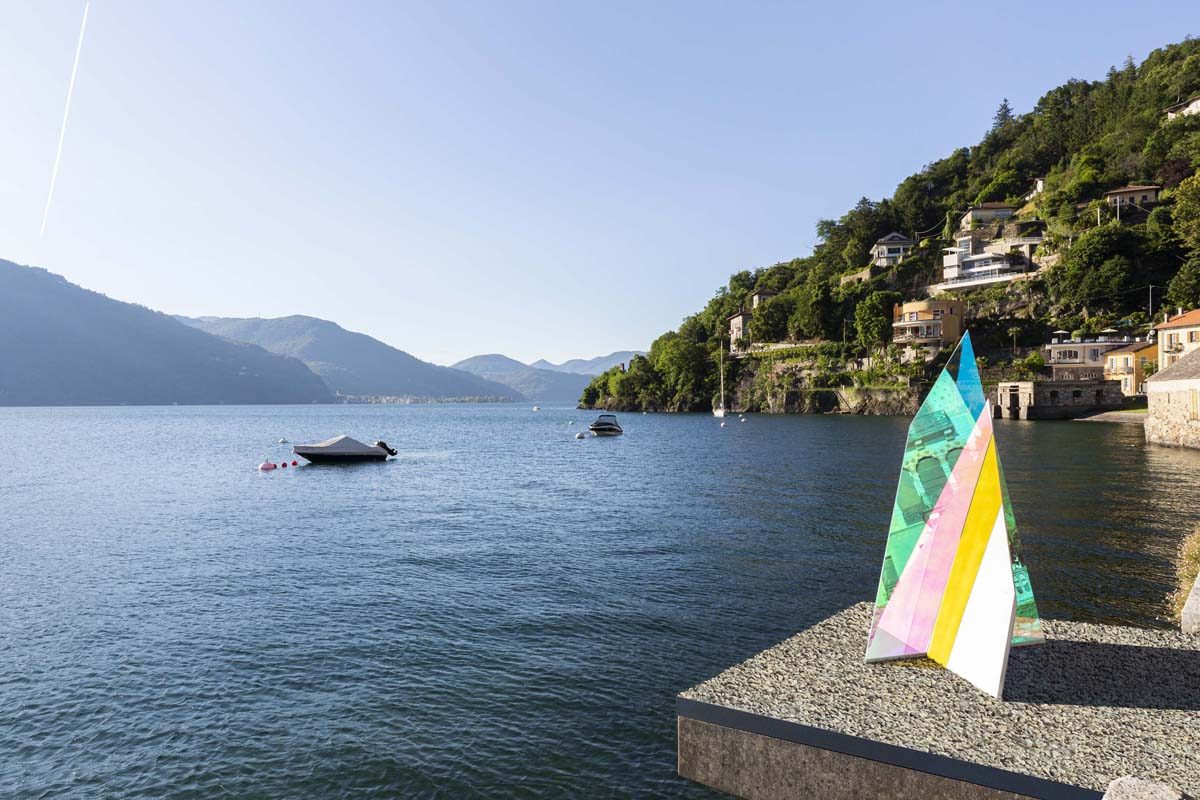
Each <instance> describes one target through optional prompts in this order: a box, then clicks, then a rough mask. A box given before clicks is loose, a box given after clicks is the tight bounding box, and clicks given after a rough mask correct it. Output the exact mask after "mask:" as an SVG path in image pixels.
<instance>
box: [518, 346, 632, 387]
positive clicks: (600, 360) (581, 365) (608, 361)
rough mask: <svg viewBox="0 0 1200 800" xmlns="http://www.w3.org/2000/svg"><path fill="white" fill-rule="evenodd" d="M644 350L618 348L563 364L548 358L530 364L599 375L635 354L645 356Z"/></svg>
mask: <svg viewBox="0 0 1200 800" xmlns="http://www.w3.org/2000/svg"><path fill="white" fill-rule="evenodd" d="M644 355H645V352H644V351H642V350H617V351H616V352H614V353H609V354H608V355H606V356H598V357H596V358H572V359H571V360H570V361H564V362H563V363H561V364H551V363H550V362H549V361H547V360H546V359H544V358H542V359H538V360H537V361H535V362H533V363H532V364H530V365H529V366H531V367H533V368H534V369H548V370H552V371H554V372H574V373H577V374H580V375H592V376H595V375H599V374H600V373H601V372H604V370H606V369H608V368H609V367H615V366H616V365H617V364H628V363H629V359H631V358H633V357H634V356H644ZM581 391H582V390H581Z"/></svg>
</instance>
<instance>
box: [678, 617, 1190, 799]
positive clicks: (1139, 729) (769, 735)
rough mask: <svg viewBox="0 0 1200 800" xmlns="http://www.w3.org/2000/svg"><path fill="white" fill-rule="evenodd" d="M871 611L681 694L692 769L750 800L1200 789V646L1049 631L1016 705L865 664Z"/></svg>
mask: <svg viewBox="0 0 1200 800" xmlns="http://www.w3.org/2000/svg"><path fill="white" fill-rule="evenodd" d="M870 608H871V606H870V604H869V603H862V604H859V605H856V606H853V607H851V608H849V609H847V610H846V611H843V612H841V613H839V614H836V615H834V616H833V617H830V618H829V619H827V620H825V621H824V622H822V623H820V624H819V625H816V626H815V627H813V628H811V629H809V630H807V631H804V632H802V633H799V634H797V635H796V636H793V637H792V638H791V639H788V640H787V641H785V642H783V643H781V644H779V645H776V646H775V647H773V648H771V649H769V650H766V651H764V652H762V653H760V654H758V655H757V656H754V657H753V658H751V659H750V660H748V661H746V662H744V663H743V664H740V665H738V666H736V667H733V668H732V669H729V670H727V671H726V672H724V673H722V674H721V675H718V676H717V677H715V678H713V679H712V680H709V681H706V682H704V683H702V684H700V685H698V686H696V687H694V688H692V689H689V690H688V691H686V692H684V693H682V694H681V695H680V698H679V701H678V716H679V721H678V728H679V772H680V774H681V775H683V776H684V777H687V778H691V779H693V780H697V781H699V782H701V783H704V784H706V785H709V786H712V787H713V788H717V789H720V790H723V791H727V792H730V793H733V794H736V795H738V796H740V797H745V798H751V800H759V799H762V800H768V799H772V798H785V797H787V798H793V797H820V798H823V799H825V800H841V798H847V800H848V799H849V798H855V800H861V799H862V798H871V797H887V798H890V797H922V798H969V800H977V799H978V800H993V798H996V799H997V800H999V798H1006V799H1013V800H1015V799H1016V798H1026V797H1030V798H1041V799H1042V800H1076V799H1078V800H1084V799H1085V798H1088V799H1090V800H1098V799H1099V798H1100V797H1102V795H1103V794H1104V791H1105V789H1106V787H1107V786H1108V785H1109V783H1110V782H1111V781H1112V780H1113V779H1114V778H1116V777H1119V776H1122V775H1138V776H1142V777H1144V778H1145V779H1147V780H1151V781H1156V782H1161V783H1164V784H1170V785H1173V786H1178V787H1180V788H1182V789H1183V790H1184V791H1187V792H1189V793H1191V794H1193V795H1195V794H1197V789H1198V788H1200V758H1198V757H1197V755H1196V754H1197V753H1200V691H1198V690H1197V688H1196V687H1198V686H1200V652H1197V651H1198V650H1200V636H1197V635H1188V634H1183V633H1180V632H1178V631H1169V630H1141V629H1134V628H1123V627H1116V626H1106V625H1090V624H1084V623H1074V622H1061V621H1053V620H1051V621H1045V628H1046V632H1047V635H1048V637H1049V639H1050V641H1048V642H1047V643H1046V644H1043V645H1037V646H1032V647H1023V648H1016V649H1014V650H1013V652H1012V655H1011V657H1010V662H1009V669H1008V681H1007V684H1006V691H1005V700H1004V701H1003V702H1001V701H996V700H993V699H992V698H990V697H988V696H987V695H984V694H983V693H981V692H979V691H978V690H976V689H975V688H974V687H972V686H970V685H969V684H967V683H966V682H965V681H962V680H961V679H959V678H958V677H957V676H955V675H953V674H952V673H950V672H948V671H946V670H943V669H941V668H939V667H937V666H936V665H934V664H932V662H928V661H924V660H921V661H900V662H892V663H884V664H865V663H863V660H862V654H863V650H864V649H865V646H866V632H867V627H868V624H869V621H870Z"/></svg>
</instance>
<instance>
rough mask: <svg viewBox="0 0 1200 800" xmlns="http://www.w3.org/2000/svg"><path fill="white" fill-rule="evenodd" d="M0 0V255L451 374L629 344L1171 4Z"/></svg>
mask: <svg viewBox="0 0 1200 800" xmlns="http://www.w3.org/2000/svg"><path fill="white" fill-rule="evenodd" d="M83 5H84V4H83V1H82V0H79V1H78V2H75V0H72V1H71V2H47V1H44V0H43V1H38V2H12V1H11V0H0V108H2V109H3V110H4V117H5V121H4V123H3V124H2V125H0V165H2V167H0V258H7V259H10V260H14V261H17V262H20V263H27V264H35V265H39V266H44V267H46V268H48V269H50V270H51V271H53V272H58V273H61V274H63V275H65V276H66V277H67V278H68V279H70V280H72V281H74V282H76V283H79V284H81V285H83V286H86V287H88V288H91V289H95V290H97V291H101V292H104V293H105V294H108V295H109V296H111V297H115V298H118V299H121V300H128V301H132V302H137V303H141V304H144V305H147V306H150V307H152V308H156V309H160V310H163V311H168V312H171V313H179V314H189V315H201V314H214V315H222V316H282V315H286V314H292V313H302V314H311V315H313V316H319V317H324V318H327V319H332V320H335V321H337V322H339V323H341V324H342V325H343V326H345V327H347V328H350V329H352V330H360V331H363V332H365V333H369V334H371V335H373V336H376V337H378V338H380V339H383V340H384V341H387V342H389V343H390V344H393V345H395V346H397V347H400V348H402V349H405V350H408V351H409V352H412V353H414V354H415V355H417V356H420V357H422V358H425V359H428V360H431V361H435V362H438V363H450V362H453V361H455V360H458V359H460V358H464V357H466V356H470V355H474V354H477V353H489V352H502V353H505V354H508V355H511V356H514V357H516V358H519V359H522V360H525V361H531V360H534V359H536V358H540V357H546V358H549V359H551V360H555V361H557V360H562V359H566V358H571V357H587V356H593V355H599V354H601V353H605V352H608V351H610V350H615V349H623V348H643V347H647V346H648V345H649V344H650V342H651V341H652V340H653V338H654V337H655V336H657V335H658V334H660V333H661V332H663V331H664V330H667V329H669V328H674V327H675V326H676V325H678V324H679V322H680V320H681V319H682V318H683V316H685V315H686V314H689V313H692V312H694V311H696V310H698V309H699V308H700V307H701V306H702V305H703V304H704V302H706V300H707V299H708V298H709V297H711V296H712V294H713V292H714V291H715V290H716V289H717V287H718V286H720V285H722V284H723V283H724V282H725V281H726V279H727V278H728V276H729V274H730V273H731V272H734V271H736V270H739V269H744V268H752V267H756V266H765V265H769V264H772V263H775V262H777V261H781V260H786V259H790V258H792V257H795V256H799V255H805V254H807V253H808V252H809V251H810V249H811V247H812V245H813V243H814V241H815V235H814V232H813V231H814V225H815V223H816V221H817V220H818V219H820V218H822V217H830V216H837V215H840V214H841V213H842V212H843V211H845V210H846V209H847V208H848V207H850V206H851V205H852V204H853V203H854V201H855V200H857V198H859V197H860V196H863V195H867V196H870V197H882V196H886V195H888V194H890V193H891V191H892V190H893V189H894V187H895V185H896V184H897V182H898V181H899V180H901V179H902V178H903V177H904V176H906V175H908V174H910V173H911V172H913V171H914V170H916V169H918V168H920V166H921V165H922V164H924V163H926V162H928V161H931V160H934V159H936V158H939V157H942V156H944V155H945V154H947V153H948V152H949V151H950V150H951V149H952V148H954V147H957V146H961V145H968V144H972V143H974V142H976V141H978V139H979V137H980V135H981V134H982V133H983V131H984V130H986V128H987V127H988V125H989V124H990V121H991V116H992V113H993V112H994V111H995V108H996V106H997V105H998V104H999V102H1000V100H1001V98H1003V97H1008V98H1009V100H1010V102H1011V103H1012V104H1013V106H1014V108H1015V109H1016V110H1017V111H1019V112H1024V111H1027V110H1029V109H1030V107H1031V106H1032V104H1033V103H1034V101H1035V100H1036V99H1037V98H1038V96H1040V95H1041V94H1042V93H1043V92H1044V91H1045V90H1047V89H1049V88H1051V87H1053V86H1056V85H1058V84H1060V83H1062V82H1063V81H1065V80H1067V79H1068V78H1071V77H1077V78H1086V79H1099V78H1102V77H1103V76H1104V73H1105V71H1106V69H1107V68H1108V67H1109V66H1110V65H1112V64H1119V63H1120V62H1121V61H1123V60H1124V58H1125V56H1126V54H1132V55H1133V56H1134V58H1136V59H1138V60H1139V61H1140V60H1141V59H1142V58H1144V57H1145V55H1146V54H1147V53H1148V52H1149V51H1150V50H1152V49H1154V48H1155V47H1159V46H1161V45H1164V44H1167V43H1169V42H1173V41H1178V40H1181V39H1183V38H1184V37H1185V36H1186V35H1187V34H1189V33H1200V12H1197V11H1196V7H1195V5H1194V4H1193V3H1185V2H1154V3H1148V4H1146V5H1145V6H1142V7H1141V10H1140V11H1137V12H1136V13H1134V11H1133V9H1134V7H1133V6H1131V5H1130V4H1129V3H1128V2H1119V3H1117V2H1112V3H1109V2H1087V3H1083V2H1078V3H1075V2H1063V3H1046V2H1039V3H1023V2H1008V3H1005V4H1003V5H1002V6H992V7H988V8H987V10H986V12H985V13H973V12H971V11H970V10H969V9H970V7H969V6H964V5H963V4H962V3H925V4H920V3H906V4H898V3H878V4H871V3H861V2H860V3H822V4H812V5H811V6H809V5H807V4H805V5H801V4H799V3H795V4H788V3H756V4H730V3H697V2H687V3H684V2H656V3H641V2H613V3H604V4H596V3H581V2H573V3H567V2H549V0H545V1H543V2H520V1H519V0H518V2H504V3H500V2H476V3H457V2H435V3H429V2H420V3H365V2H359V3H338V4H334V3H327V4H318V3H299V2H267V1H266V0H257V1H256V2H251V3H221V2H201V3H175V2H166V1H165V0H164V1H163V2H125V1H124V0H94V2H93V4H92V7H91V11H90V15H89V19H88V27H87V35H86V39H85V42H84V45H83V50H82V56H81V59H80V65H79V74H78V79H77V83H76V86H75V93H74V99H73V104H72V108H71V115H70V122H69V127H68V130H67V134H66V140H65V143H64V148H63V156H62V162H61V166H60V171H59V176H58V182H57V187H56V190H55V196H54V202H53V205H52V207H51V209H50V215H49V220H48V224H47V227H46V232H45V235H44V236H42V237H39V235H38V229H39V227H40V225H41V220H42V211H43V207H44V203H45V199H46V191H47V187H48V184H49V180H50V173H51V169H52V166H53V162H54V154H55V148H56V145H57V141H58V133H59V126H60V124H61V121H62V113H63V102H64V99H65V97H66V93H67V84H68V79H69V77H70V72H71V64H72V60H73V58H74V54H75V44H76V40H77V37H78V33H79V24H80V19H81V17H82V13H83Z"/></svg>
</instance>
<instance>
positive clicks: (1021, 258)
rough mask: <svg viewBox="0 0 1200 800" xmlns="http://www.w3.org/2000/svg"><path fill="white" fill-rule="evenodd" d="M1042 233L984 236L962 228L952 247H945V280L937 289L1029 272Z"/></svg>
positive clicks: (984, 283)
mask: <svg viewBox="0 0 1200 800" xmlns="http://www.w3.org/2000/svg"><path fill="white" fill-rule="evenodd" d="M1041 243H1042V237H1041V235H1040V234H1039V235H1037V236H1019V237H1017V236H1008V237H1004V238H1002V239H992V240H987V239H984V238H983V236H981V235H980V234H979V233H976V232H974V231H959V233H958V236H957V237H956V238H955V240H954V246H953V247H947V248H945V249H944V250H942V282H941V283H940V284H938V285H937V286H936V287H933V290H934V291H944V290H946V289H966V288H971V287H975V286H987V285H988V284H991V283H1003V282H1006V281H1011V280H1013V279H1015V278H1019V277H1020V276H1022V275H1024V274H1026V273H1027V272H1029V271H1030V270H1029V265H1030V264H1031V263H1032V261H1033V251H1034V249H1035V248H1036V247H1037V246H1038V245H1039V244H1041Z"/></svg>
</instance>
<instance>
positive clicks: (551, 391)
mask: <svg viewBox="0 0 1200 800" xmlns="http://www.w3.org/2000/svg"><path fill="white" fill-rule="evenodd" d="M454 368H455V369H461V370H466V371H467V372H471V373H474V374H475V375H478V376H480V377H483V378H487V379H488V380H492V381H498V382H499V383H503V384H505V385H507V386H511V387H512V388H514V389H516V390H517V391H518V392H520V393H521V394H523V395H525V397H527V398H529V399H530V400H538V401H541V402H544V403H577V402H579V396H580V395H581V394H583V390H584V387H586V386H587V385H588V381H590V380H591V376H590V375H582V374H579V373H574V372H560V371H557V370H549V369H537V368H535V367H531V366H529V365H528V364H522V363H521V362H520V361H517V360H516V359H512V358H509V357H508V356H502V355H498V354H491V355H486V356H473V357H471V358H468V359H465V360H463V361H459V362H458V363H457V364H455V365H454Z"/></svg>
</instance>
